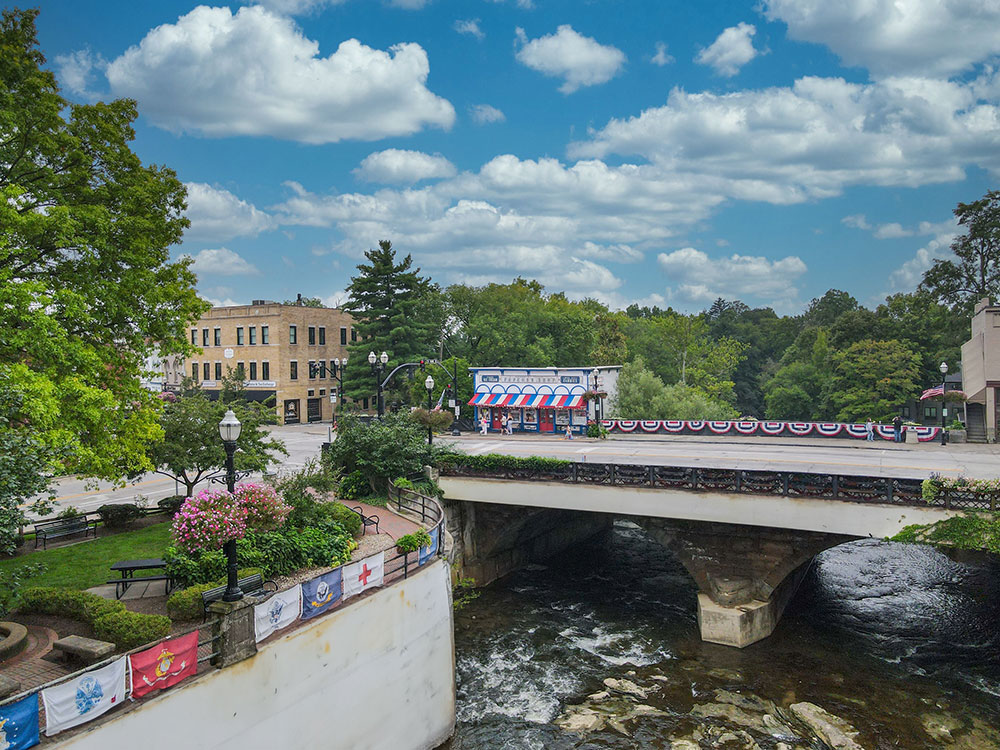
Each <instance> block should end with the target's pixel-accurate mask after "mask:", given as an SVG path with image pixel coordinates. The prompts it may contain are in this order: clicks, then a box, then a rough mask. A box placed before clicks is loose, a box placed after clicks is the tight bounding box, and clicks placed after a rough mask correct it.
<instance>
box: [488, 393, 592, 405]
mask: <svg viewBox="0 0 1000 750" xmlns="http://www.w3.org/2000/svg"><path fill="white" fill-rule="evenodd" d="M469 406H498V407H506V408H509V409H583V408H585V406H586V405H585V404H584V402H583V395H576V396H567V395H565V394H560V395H555V396H552V395H548V394H544V393H543V394H537V393H477V394H476V395H474V396H473V397H472V399H471V400H470V401H469Z"/></svg>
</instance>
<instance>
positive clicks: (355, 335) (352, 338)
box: [351, 328, 358, 341]
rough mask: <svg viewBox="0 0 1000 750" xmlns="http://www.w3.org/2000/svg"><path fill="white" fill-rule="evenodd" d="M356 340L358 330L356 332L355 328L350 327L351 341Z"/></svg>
mask: <svg viewBox="0 0 1000 750" xmlns="http://www.w3.org/2000/svg"><path fill="white" fill-rule="evenodd" d="M357 340H358V332H357V331H355V330H354V329H353V328H352V329H351V341H357Z"/></svg>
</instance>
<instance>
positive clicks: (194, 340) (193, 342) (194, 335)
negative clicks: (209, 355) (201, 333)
mask: <svg viewBox="0 0 1000 750" xmlns="http://www.w3.org/2000/svg"><path fill="white" fill-rule="evenodd" d="M191 346H198V329H197V328H192V329H191Z"/></svg>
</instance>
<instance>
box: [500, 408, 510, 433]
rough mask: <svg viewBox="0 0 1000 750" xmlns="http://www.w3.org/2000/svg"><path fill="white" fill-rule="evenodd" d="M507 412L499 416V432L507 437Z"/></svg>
mask: <svg viewBox="0 0 1000 750" xmlns="http://www.w3.org/2000/svg"><path fill="white" fill-rule="evenodd" d="M507 422H508V419H507V412H504V414H503V416H502V417H500V434H501V435H502V436H504V437H507Z"/></svg>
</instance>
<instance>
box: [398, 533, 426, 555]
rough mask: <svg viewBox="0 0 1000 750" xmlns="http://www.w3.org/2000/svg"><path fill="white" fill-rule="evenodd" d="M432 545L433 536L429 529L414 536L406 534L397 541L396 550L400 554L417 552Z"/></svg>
mask: <svg viewBox="0 0 1000 750" xmlns="http://www.w3.org/2000/svg"><path fill="white" fill-rule="evenodd" d="M430 543H431V535H430V534H429V533H427V529H419V530H417V531H414V532H413V533H412V534H404V535H403V536H401V537H399V539H397V540H396V549H398V550H399V551H400V552H403V553H406V552H416V551H417V550H418V549H420V548H421V547H427V546H428V545H429V544H430Z"/></svg>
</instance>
